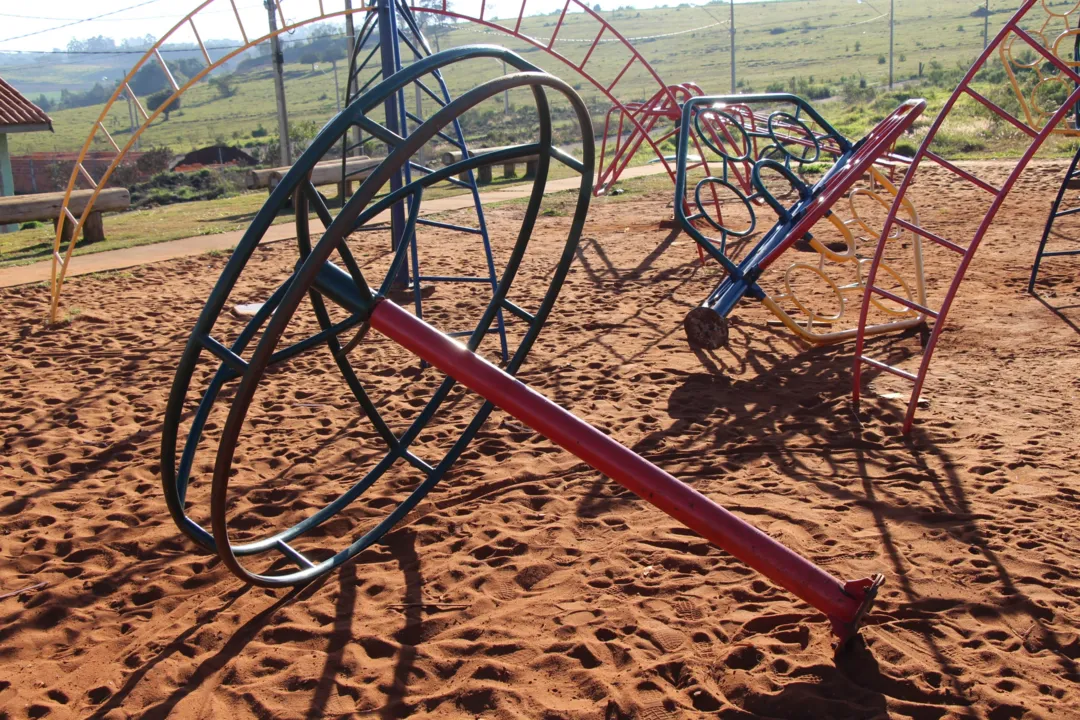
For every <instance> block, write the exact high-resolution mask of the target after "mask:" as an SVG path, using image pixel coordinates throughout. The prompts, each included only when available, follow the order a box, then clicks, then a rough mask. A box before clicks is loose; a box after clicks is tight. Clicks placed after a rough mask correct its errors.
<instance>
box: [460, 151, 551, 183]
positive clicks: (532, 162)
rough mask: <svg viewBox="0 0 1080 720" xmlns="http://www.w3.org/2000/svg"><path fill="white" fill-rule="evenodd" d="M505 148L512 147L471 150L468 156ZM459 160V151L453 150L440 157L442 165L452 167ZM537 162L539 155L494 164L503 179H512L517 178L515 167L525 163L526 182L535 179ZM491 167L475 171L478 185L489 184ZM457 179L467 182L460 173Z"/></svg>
mask: <svg viewBox="0 0 1080 720" xmlns="http://www.w3.org/2000/svg"><path fill="white" fill-rule="evenodd" d="M507 147H512V146H510V145H508V146H505V147H495V148H483V149H480V150H472V151H471V152H470V153H469V154H470V155H480V154H481V153H489V152H495V151H497V150H505V149H506V148H507ZM460 160H461V151H460V150H453V151H450V152H445V153H443V156H442V161H443V165H453V164H454V163H456V162H458V161H460ZM539 162H540V156H539V155H528V156H526V157H518V158H514V159H513V160H508V161H506V162H502V163H495V164H496V165H502V166H503V177H504V178H512V177H516V176H517V172H516V170H517V166H518V165H519V164H520V163H525V179H526V180H527V179H529V178H531V177H536V169H537V165H538V163H539ZM491 167H492V166H491V165H481V166H480V167H478V168H477V169H476V180H477V182H479V183H490V182H491ZM458 179H460V180H461V181H462V182H468V174H467V173H462V174H461V175H459V176H458Z"/></svg>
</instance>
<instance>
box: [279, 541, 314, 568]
mask: <svg viewBox="0 0 1080 720" xmlns="http://www.w3.org/2000/svg"><path fill="white" fill-rule="evenodd" d="M277 549H278V550H280V551H281V554H282V555H284V556H285V557H287V558H289V559H290V560H292V561H293V562H294V563H296V564H297V565H299V566H300V567H302V568H303V569H305V570H307V569H310V568H313V567H315V563H313V562H311V561H310V560H308V559H307V558H306V557H304V556H303V555H301V554H300V553H299V552H297V551H296V550H295V549H294V548H293V547H292V546H291V545H289V543H287V542H285V541H284V540H278V541H277Z"/></svg>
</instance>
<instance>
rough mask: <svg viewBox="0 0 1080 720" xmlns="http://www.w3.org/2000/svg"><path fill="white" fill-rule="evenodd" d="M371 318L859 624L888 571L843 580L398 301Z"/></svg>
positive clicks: (840, 625) (719, 542)
mask: <svg viewBox="0 0 1080 720" xmlns="http://www.w3.org/2000/svg"><path fill="white" fill-rule="evenodd" d="M370 321H371V326H372V327H373V328H375V329H376V330H378V331H379V332H380V333H382V334H383V335H386V336H387V337H389V338H390V339H391V340H393V341H394V342H396V343H398V344H399V345H401V346H402V347H404V348H406V349H408V350H410V351H411V352H413V353H415V354H416V355H418V356H419V357H421V358H423V359H424V360H426V361H428V362H429V363H431V364H432V365H434V366H435V367H437V368H439V369H440V370H442V371H443V372H445V373H446V374H447V375H449V376H451V377H453V378H454V379H455V380H457V381H458V382H460V383H461V384H462V385H465V386H466V387H468V388H470V389H471V390H473V391H475V392H477V393H479V394H480V395H482V396H483V397H485V398H487V399H488V400H490V401H491V402H493V403H494V404H495V405H497V406H498V407H500V408H502V409H503V410H505V411H506V412H508V413H510V414H511V415H513V416H514V417H515V418H517V419H518V420H521V421H522V422H524V423H525V424H527V425H528V426H529V427H531V428H533V429H534V430H536V431H537V432H539V433H540V434H542V435H544V436H545V437H547V438H548V439H549V440H551V441H552V442H554V443H556V444H557V445H559V446H560V447H562V448H564V449H566V450H567V451H569V452H571V453H573V454H574V455H576V456H577V457H579V458H581V459H582V460H584V461H585V462H586V463H588V464H589V465H590V466H591V467H593V468H595V469H596V470H599V471H600V472H601V473H603V474H605V475H607V476H608V477H610V478H611V479H612V480H615V481H616V482H618V483H619V484H620V485H622V486H623V487H625V488H627V489H628V490H630V491H631V492H633V493H635V494H636V495H638V496H639V497H641V498H642V499H643V500H647V501H648V502H650V503H652V504H653V505H655V506H656V507H658V508H659V509H660V510H662V511H663V512H665V513H667V514H668V515H670V516H671V517H673V518H675V519H676V520H678V521H679V522H681V523H683V524H684V525H686V526H687V527H689V528H690V529H692V530H694V531H695V532H697V533H698V534H700V535H701V536H702V537H704V538H705V539H707V540H709V541H710V542H712V543H713V544H714V545H716V546H717V547H719V548H721V549H723V550H726V551H727V552H729V553H731V554H732V555H733V556H735V557H736V558H738V559H739V560H741V561H742V562H744V563H745V564H747V565H749V566H750V567H752V568H754V569H755V570H757V571H758V572H760V573H761V574H762V575H764V576H766V577H767V578H769V579H770V580H772V581H773V582H775V583H776V584H778V585H780V586H781V587H784V588H786V589H787V590H789V591H790V592H792V593H793V594H795V595H797V596H798V597H800V598H802V599H803V600H805V601H806V602H808V603H810V604H811V605H813V606H814V607H815V608H817V609H818V610H820V611H821V612H823V613H825V615H826V616H827V617H828V618H829V619H830V620H831V621H832V624H833V631H834V632H835V633H836V634H837V635H838V636H839V638H840V640H841V642H843V641H845V640H847V639H848V638H849V637H850V636H851V635H853V634H854V633H855V632H856V631H857V630H858V625H859V622H860V621H861V619H862V617H863V615H864V614H865V613H866V611H867V609H868V608H869V604H870V602H872V600H873V597H874V594H875V592H876V589H877V587H878V585H880V582H881V579H880V576H877V577H875V578H867V579H864V580H855V581H851V582H847V583H842V582H841V581H840V580H837V579H836V578H834V577H833V576H832V575H830V574H829V573H827V572H825V571H824V570H822V569H821V568H820V567H818V566H817V565H815V564H814V563H812V562H810V561H809V560H807V559H806V558H804V557H802V556H801V555H799V554H798V553H796V552H794V551H792V550H791V549H789V548H787V547H785V546H784V545H781V544H780V543H778V542H777V541H776V540H773V539H772V538H771V537H769V536H768V535H766V534H765V533H763V532H762V531H760V530H758V529H757V528H755V527H754V526H753V525H750V524H749V523H747V522H746V521H745V520H742V519H741V518H739V517H737V516H735V515H733V514H732V513H730V512H729V511H727V510H725V509H724V508H722V507H720V506H719V505H717V504H716V503H715V502H713V501H712V500H710V499H709V498H707V497H706V496H704V495H702V494H701V493H699V492H698V491H697V490H694V489H693V488H692V487H690V486H689V485H687V484H685V483H683V482H680V481H679V480H678V479H677V478H675V477H674V476H672V475H670V474H668V473H666V472H664V471H663V470H661V469H660V468H658V467H657V466H655V465H653V464H652V463H651V462H649V461H648V460H646V459H644V458H642V457H641V456H640V455H637V454H636V453H634V452H633V451H631V450H629V449H627V448H626V447H624V446H622V445H620V444H619V443H617V442H616V441H614V440H612V439H611V438H610V437H608V436H607V435H605V434H604V433H602V432H600V431H599V430H597V429H596V428H594V427H593V426H592V425H589V424H588V423H586V422H585V421H584V420H582V419H581V418H579V417H577V416H576V415H574V414H573V413H571V412H569V411H567V410H565V409H563V408H561V407H559V406H558V405H556V404H555V403H553V402H552V401H550V400H548V399H547V398H546V397H544V396H543V395H541V394H540V393H538V392H536V391H535V390H533V389H532V388H530V387H529V386H528V385H526V384H525V383H523V382H521V381H520V380H518V379H516V378H514V377H512V376H511V375H508V374H506V373H505V372H503V371H502V370H500V369H499V368H497V367H495V366H494V365H492V364H491V363H489V362H487V361H486V360H484V359H483V358H482V357H480V356H479V355H477V354H475V353H473V352H470V351H469V350H468V349H467V348H466V347H465V346H464V345H462V344H460V343H458V342H456V341H455V340H453V339H451V338H449V337H447V336H446V335H443V334H442V333H441V332H439V331H438V330H436V329H435V328H433V327H431V326H430V325H428V324H427V323H425V322H424V321H423V320H420V319H419V318H417V317H416V316H414V315H412V314H410V313H408V312H406V311H405V310H403V309H402V308H400V307H398V306H397V305H395V304H394V303H392V302H389V301H382V302H379V303H378V304H377V305H376V306H375V308H374V309H373V310H372V312H371V318H370Z"/></svg>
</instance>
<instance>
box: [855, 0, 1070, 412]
mask: <svg viewBox="0 0 1080 720" xmlns="http://www.w3.org/2000/svg"><path fill="white" fill-rule="evenodd" d="M1040 2H1041V0H1026V1H1025V2H1024V3H1023V4H1022V5H1021V6H1020V9H1019V10H1017V12H1016V14H1015V15H1013V17H1012V18H1011V19H1010V20H1009V21H1008V22H1007V23H1006V24H1005V26H1004V27H1003V28H1002V29H1001V31H1000V32H999V33H998V34H997V36H996V37H995V38H994V40H993V42H991V43H990V44H989V45H987V47H986V49H985V50H984V51H983V52H982V54H981V55H980V56H979V58H978V59H977V60H976V61H975V64H974V65H972V66H971V68H970V69H969V70H968V72H967V74H966V75H965V76H964V79H963V80H962V81H961V82H960V85H959V86H958V87H957V88H956V90H955V91H954V92H953V94H952V96H950V97H949V100H948V101H947V102H946V103H945V106H944V107H943V108H942V109H941V112H940V114H938V116H937V118H936V119H935V120H934V123H933V124H932V125H931V126H930V131H929V133H928V134H927V136H926V139H925V140H924V141H923V143H922V145H921V146H920V147H919V150H918V152H917V153H916V154H915V157H914V159H913V160H912V163H911V168H910V170H908V172H907V174H906V176H905V177H904V181H903V182H902V183H901V185H900V190H899V192H898V194H897V196H896V200H895V201H894V202H893V205H892V207H891V208H890V210H889V214H888V217H887V218H886V220H885V225H884V227H883V228H882V231H881V237H880V238H879V240H878V244H877V248H876V249H875V251H874V257H873V260H872V261H871V263H870V270H869V273H868V275H867V280H866V284H867V292H866V293H865V294H864V296H863V303H862V310H861V314H860V319H859V332H858V334H857V338H856V344H855V362H854V377H853V381H852V399H853V402H854V404H855V408H856V410H857V409H858V407H859V402H860V398H861V395H862V370H863V366H864V365H869V366H871V367H874V368H876V369H878V370H881V371H883V372H888V373H891V374H893V375H896V376H897V377H900V378H903V379H905V380H908V381H910V382H911V383H912V385H913V388H912V391H911V397H910V399H909V400H908V406H907V412H906V414H905V416H904V424H903V431H904V432H905V433H907V432H910V430H911V426H912V423H913V421H914V418H915V410H916V408H917V407H918V402H919V396H920V393H921V392H922V388H923V384H924V382H925V381H926V375H927V371H928V370H929V368H930V360H931V359H932V358H933V356H934V350H935V349H936V348H937V344H938V341H939V340H940V339H941V332H942V330H943V329H944V327H945V320H946V318H947V317H948V314H949V310H950V309H951V308H952V305H953V301H954V300H955V299H956V293H957V291H958V290H959V289H960V284H961V283H962V282H963V280H964V276H965V274H966V273H967V268H968V265H970V264H971V260H972V258H973V257H974V256H975V252H976V251H977V250H978V249H979V244H980V243H981V242H982V239H983V236H984V235H985V234H986V231H987V229H988V228H989V227H990V224H991V223H992V222H993V221H994V217H995V216H996V215H997V212H998V210H999V209H1000V207H1001V204H1002V203H1003V202H1004V201H1005V197H1006V196H1007V195H1008V194H1009V191H1010V190H1011V189H1012V186H1013V185H1014V184H1015V183H1016V180H1017V178H1019V177H1020V173H1021V172H1023V170H1024V168H1025V167H1027V164H1028V162H1029V161H1030V160H1031V158H1032V156H1033V155H1034V154H1035V152H1036V151H1037V150H1038V149H1039V147H1040V146H1041V145H1042V144H1043V142H1044V141H1045V140H1046V139H1047V138H1048V137H1049V136H1050V134H1051V133H1053V132H1054V131H1055V128H1057V126H1058V125H1059V124H1060V123H1061V122H1062V120H1064V118H1065V117H1066V115H1067V114H1068V113H1069V112H1070V111H1071V109H1072V108H1073V107H1074V106H1075V105H1076V103H1077V102H1078V101H1080V75H1078V74H1077V73H1076V71H1075V70H1074V68H1073V67H1071V63H1070V62H1068V61H1064V60H1062V59H1061V58H1060V57H1058V56H1057V55H1055V54H1054V53H1053V52H1051V51H1050V50H1048V49H1047V48H1046V47H1044V44H1043V43H1041V42H1039V40H1038V39H1036V38H1035V37H1033V36H1032V34H1031V33H1029V32H1027V31H1025V30H1024V29H1022V28H1021V27H1020V23H1021V22H1022V21H1023V20H1024V19H1025V18H1026V17H1027V15H1028V14H1029V12H1031V11H1032V9H1033V8H1034V7H1035V5H1036V4H1038V3H1040ZM1036 12H1038V11H1036ZM1067 33H1068V34H1070V35H1071V34H1074V33H1075V31H1073V30H1070V31H1067ZM1017 42H1020V43H1021V44H1023V45H1025V46H1026V47H1027V48H1029V49H1030V50H1031V51H1032V52H1033V53H1035V54H1036V55H1038V56H1040V57H1042V58H1043V62H1045V63H1050V64H1052V65H1053V66H1054V67H1055V68H1057V70H1058V73H1059V75H1058V76H1059V77H1061V78H1063V79H1067V80H1068V81H1069V83H1071V84H1072V86H1073V88H1074V89H1073V90H1072V92H1071V93H1070V94H1069V96H1068V98H1067V99H1066V100H1065V101H1064V102H1062V103H1061V105H1060V106H1059V107H1058V108H1057V110H1056V111H1054V112H1053V113H1051V114H1050V115H1049V116H1048V117H1047V118H1046V119H1045V122H1042V123H1041V126H1037V125H1036V124H1033V123H1036V122H1037V121H1035V120H1033V119H1031V118H1030V116H1029V117H1028V122H1024V121H1022V120H1020V119H1018V118H1016V117H1014V116H1012V115H1010V114H1009V113H1008V112H1006V111H1005V110H1004V109H1002V108H1001V107H999V106H998V105H995V104H994V103H993V102H991V101H990V100H988V99H987V98H986V97H984V96H983V95H981V94H980V93H979V92H978V91H976V90H975V89H974V88H972V87H971V83H972V81H973V79H974V78H975V75H976V73H977V72H978V71H979V70H980V69H981V68H982V67H983V65H984V64H985V63H986V61H987V60H988V59H989V58H990V57H991V55H992V54H993V53H994V52H997V51H999V50H1000V48H1001V47H1002V46H1003V45H1005V44H1006V43H1008V47H1009V48H1010V49H1011V51H1012V52H1015V45H1016V43H1017ZM965 96H966V97H968V98H971V99H973V100H975V101H976V102H977V103H978V104H979V105H982V106H983V107H985V108H986V109H987V110H989V111H990V112H991V113H992V114H993V116H996V117H997V118H1000V119H1001V120H1002V121H1004V122H1006V123H1008V124H1009V125H1011V126H1013V127H1014V128H1015V129H1017V130H1019V131H1020V132H1022V133H1023V134H1024V135H1026V136H1027V137H1028V139H1029V141H1030V144H1029V145H1028V147H1027V149H1026V150H1025V151H1024V153H1023V154H1022V155H1021V157H1020V158H1019V159H1018V160H1017V161H1016V163H1015V165H1014V166H1013V169H1012V171H1011V172H1010V173H1009V176H1008V178H1007V179H1006V180H1005V182H1004V183H1003V184H1002V185H1001V187H995V186H994V185H992V184H991V183H989V182H987V181H985V180H982V179H981V178H979V177H978V176H976V175H975V174H974V173H971V172H968V171H967V170H964V169H963V168H960V167H958V166H957V165H955V164H954V163H952V162H950V161H949V160H947V159H945V158H944V157H942V156H940V155H938V154H937V153H935V152H932V151H931V150H930V146H931V145H932V144H933V142H934V138H935V137H936V136H937V133H938V131H939V130H940V129H941V127H942V124H943V123H944V122H945V120H946V119H947V118H948V117H949V115H950V114H951V113H952V112H953V110H954V108H955V107H956V104H957V101H958V100H959V99H960V98H962V97H965ZM965 112H966V111H965ZM924 159H928V160H930V161H932V162H934V163H936V164H937V165H939V166H941V167H942V168H944V169H945V170H946V171H948V172H949V173H951V174H952V175H954V176H955V177H956V181H957V182H961V183H964V184H966V185H970V186H972V187H973V188H976V189H978V190H979V191H981V192H985V193H988V194H989V196H990V204H989V208H988V209H987V210H986V212H985V213H984V215H983V218H982V220H981V221H980V222H979V224H978V226H977V228H976V230H975V233H974V235H973V236H972V237H971V238H970V239H968V240H967V242H966V244H964V242H963V241H962V240H961V241H959V242H958V241H957V240H956V239H950V238H946V237H942V236H941V235H938V234H936V233H934V232H931V231H930V230H928V229H926V228H924V227H923V226H922V225H921V224H915V223H910V222H908V221H905V220H903V219H902V218H898V217H897V214H898V210H899V207H900V203H902V202H903V201H904V200H905V199H906V197H907V193H908V189H909V188H910V187H911V185H912V184H913V183H914V182H915V181H916V179H917V178H918V176H919V169H920V166H921V164H922V161H923V160H924ZM897 225H898V226H900V227H902V228H904V229H905V230H910V231H912V232H915V233H918V234H919V235H921V236H922V237H923V239H924V240H929V241H930V242H932V243H934V244H936V245H940V246H941V247H942V248H944V249H945V250H946V251H948V252H949V253H951V254H953V255H954V256H955V257H956V258H958V260H959V262H958V265H957V268H956V270H955V272H954V274H953V276H952V280H951V281H950V282H949V285H948V289H947V290H946V292H945V296H944V299H943V300H942V302H941V305H940V306H939V307H938V308H937V309H936V310H935V309H932V308H930V307H927V306H926V305H924V304H920V303H915V302H912V301H910V300H908V299H905V298H901V297H898V296H897V295H896V294H895V293H891V292H889V291H888V290H885V289H883V288H880V287H878V286H877V285H875V282H876V281H877V277H878V270H879V268H880V266H881V261H882V257H883V255H884V252H885V248H886V245H887V240H888V236H889V234H890V233H891V232H892V230H893V227H894V226H897ZM874 295H877V296H879V297H883V298H887V299H888V300H891V301H892V302H895V303H897V304H899V305H902V306H905V307H907V308H909V309H911V310H914V311H915V312H918V313H921V314H923V315H925V316H926V317H927V318H930V319H932V320H933V321H934V326H933V330H932V331H931V332H930V337H929V340H928V341H927V343H926V346H925V348H924V349H923V354H922V359H921V360H920V362H919V367H918V370H917V371H916V372H909V371H907V370H904V369H902V368H899V367H895V366H892V365H889V364H888V363H886V362H883V361H881V360H877V359H875V358H872V357H869V356H868V355H866V354H865V352H864V351H865V347H866V335H867V327H866V323H867V316H868V312H869V307H870V303H871V301H872V300H873V299H874Z"/></svg>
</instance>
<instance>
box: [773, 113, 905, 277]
mask: <svg viewBox="0 0 1080 720" xmlns="http://www.w3.org/2000/svg"><path fill="white" fill-rule="evenodd" d="M925 109H926V101H925V100H908V101H907V102H905V103H904V104H902V105H901V106H900V107H898V108H896V110H894V111H893V112H892V113H891V114H890V115H889V116H888V117H886V118H885V119H884V120H882V121H881V122H879V123H878V124H877V125H875V126H874V128H873V129H872V130H871V131H870V132H869V133H867V135H866V137H864V138H863V139H862V140H861V141H860V142H861V143H862V144H861V145H860V146H859V147H858V149H856V150H855V152H854V153H852V154H851V157H850V158H848V160H847V163H846V164H845V165H844V167H842V168H840V169H839V170H838V171H837V172H836V173H835V174H833V175H832V176H830V177H829V179H828V181H827V183H826V187H825V188H824V189H823V190H821V191H820V194H819V195H818V197H817V199H815V200H814V205H813V207H811V208H810V210H809V211H808V212H807V213H806V214H805V215H803V216H802V218H800V219H799V221H798V222H797V223H796V224H795V225H793V226H792V228H791V231H790V232H789V233H788V235H787V238H786V239H785V240H784V242H782V243H780V244H779V245H777V246H776V247H775V248H774V249H773V250H772V251H771V252H770V253H769V254H768V255H766V256H765V257H764V258H763V259H762V261H761V267H762V268H767V267H768V266H769V265H771V264H772V262H773V261H774V260H776V258H778V257H779V256H780V255H781V254H783V253H784V251H785V250H787V249H788V248H789V247H791V246H792V245H793V244H794V243H795V242H796V241H797V240H798V239H799V238H801V237H802V236H803V235H805V234H806V233H808V232H809V231H810V228H812V227H813V226H814V223H816V222H817V221H818V220H820V219H821V218H822V217H824V215H825V213H826V212H828V211H829V209H830V208H832V207H833V205H835V204H836V203H837V202H839V201H840V200H841V199H842V198H843V197H844V194H845V193H847V191H848V190H849V189H851V186H852V185H854V184H855V182H856V181H858V179H859V178H860V177H862V176H863V173H865V172H866V171H867V170H869V169H870V166H871V165H873V164H874V163H875V162H877V160H878V159H879V158H880V157H881V156H882V155H885V154H886V153H888V151H889V148H891V147H892V146H893V144H894V143H896V140H897V138H899V137H900V136H901V135H903V134H904V131H905V130H907V129H908V128H909V127H911V125H912V123H914V122H915V119H916V118H917V117H919V115H921V114H922V111H923V110H925Z"/></svg>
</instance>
